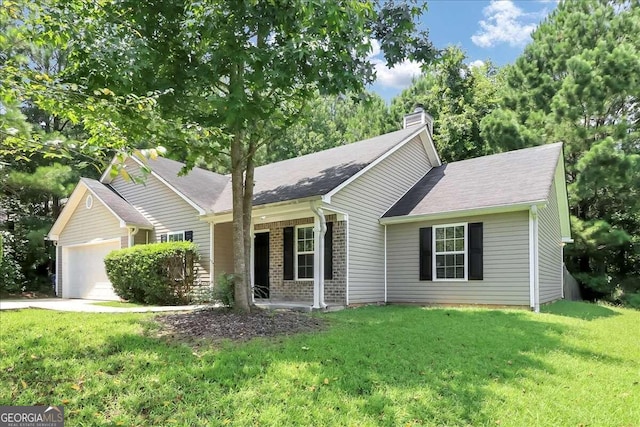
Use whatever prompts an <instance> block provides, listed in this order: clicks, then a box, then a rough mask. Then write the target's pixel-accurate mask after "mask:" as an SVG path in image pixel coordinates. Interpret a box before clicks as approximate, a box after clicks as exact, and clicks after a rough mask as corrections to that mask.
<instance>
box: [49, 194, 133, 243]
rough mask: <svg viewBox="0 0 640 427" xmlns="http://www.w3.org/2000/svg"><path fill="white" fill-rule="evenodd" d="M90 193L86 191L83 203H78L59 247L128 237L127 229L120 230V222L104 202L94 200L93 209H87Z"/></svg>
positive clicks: (65, 228)
mask: <svg viewBox="0 0 640 427" xmlns="http://www.w3.org/2000/svg"><path fill="white" fill-rule="evenodd" d="M88 194H89V192H88V191H87V190H85V194H83V195H82V199H81V200H82V201H81V202H80V203H78V206H77V207H76V209H75V211H74V212H73V213H72V214H71V217H70V218H69V221H68V222H67V224H66V226H65V227H64V229H63V230H62V232H61V233H60V238H59V240H58V245H60V246H68V245H77V244H81V243H87V242H91V241H98V239H100V240H109V239H113V238H120V237H122V236H127V229H126V228H120V221H119V220H118V219H117V218H116V217H115V216H114V215H113V213H111V211H109V210H108V209H107V208H106V207H105V206H104V205H103V204H102V202H101V201H100V200H99V199H98V198H97V197H94V198H93V204H92V206H91V209H87V207H86V205H85V200H86V197H87V195H88Z"/></svg>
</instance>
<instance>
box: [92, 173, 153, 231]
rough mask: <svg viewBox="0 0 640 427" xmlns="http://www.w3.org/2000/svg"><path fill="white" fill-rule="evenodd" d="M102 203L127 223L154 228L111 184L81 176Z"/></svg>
mask: <svg viewBox="0 0 640 427" xmlns="http://www.w3.org/2000/svg"><path fill="white" fill-rule="evenodd" d="M80 181H81V182H82V183H83V184H84V185H86V186H87V187H88V188H89V189H90V190H91V191H92V192H93V193H94V194H95V195H96V197H98V198H99V199H100V200H101V201H102V203H104V204H105V205H106V206H108V207H109V208H110V209H111V210H112V211H113V212H114V213H115V214H116V215H117V216H118V217H119V218H120V219H121V220H123V221H124V222H125V223H126V224H127V225H134V226H138V227H142V228H149V229H152V228H153V225H152V224H151V223H150V222H149V220H148V219H147V218H145V217H144V215H142V214H141V213H140V212H139V211H138V210H137V209H136V208H134V207H133V206H131V205H130V204H129V202H127V201H126V200H125V199H123V198H122V197H121V196H120V195H119V194H118V193H116V192H115V190H114V189H112V188H111V187H110V186H108V185H105V184H103V183H101V182H100V181H96V180H95V179H90V178H80Z"/></svg>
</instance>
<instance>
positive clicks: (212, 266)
mask: <svg viewBox="0 0 640 427" xmlns="http://www.w3.org/2000/svg"><path fill="white" fill-rule="evenodd" d="M214 233H215V225H214V223H213V222H210V223H209V289H213V287H214V286H215V281H216V274H215V267H216V265H215V255H216V253H215V240H214V239H215V235H214Z"/></svg>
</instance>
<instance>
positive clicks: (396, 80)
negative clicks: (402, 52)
mask: <svg viewBox="0 0 640 427" xmlns="http://www.w3.org/2000/svg"><path fill="white" fill-rule="evenodd" d="M374 64H375V67H376V75H377V79H376V80H377V81H378V82H379V83H380V84H381V85H382V86H386V87H392V88H397V89H403V88H405V87H407V86H409V85H410V84H411V81H412V80H413V78H414V77H417V76H419V75H420V74H422V70H421V69H420V64H419V63H418V62H415V61H403V62H401V63H400V64H397V65H396V66H394V67H393V68H388V67H387V64H385V63H384V62H383V61H380V62H377V61H374Z"/></svg>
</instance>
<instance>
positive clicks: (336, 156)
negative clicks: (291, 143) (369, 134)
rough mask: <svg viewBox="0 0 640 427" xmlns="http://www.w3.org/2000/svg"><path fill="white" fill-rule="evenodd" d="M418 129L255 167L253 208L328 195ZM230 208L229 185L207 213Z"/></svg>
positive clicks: (405, 130)
mask: <svg viewBox="0 0 640 427" xmlns="http://www.w3.org/2000/svg"><path fill="white" fill-rule="evenodd" d="M421 128H422V127H417V126H416V127H410V128H407V129H402V130H399V131H395V132H391V133H387V134H385V135H380V136H377V137H375V138H370V139H366V140H363V141H359V142H354V143H352V144H346V145H341V146H339V147H335V148H331V149H329V150H324V151H320V152H317V153H312V154H307V155H305V156H300V157H295V158H292V159H289V160H283V161H280V162H277V163H271V164H268V165H264V166H260V167H257V168H256V169H255V186H254V198H253V205H254V206H257V205H264V204H268V203H276V202H282V201H287V200H295V199H302V198H305V197H312V196H319V195H324V194H327V193H329V192H330V191H331V190H333V189H334V188H336V187H337V186H339V185H340V184H342V183H343V182H345V181H346V180H347V179H349V178H351V177H352V176H353V175H355V174H356V173H358V172H359V171H360V170H362V169H363V168H365V167H366V166H368V165H369V164H371V163H372V162H374V161H375V160H376V159H377V158H378V157H380V156H382V155H383V154H384V153H386V152H387V151H389V150H390V149H391V148H393V147H394V146H396V145H397V144H399V143H400V142H402V141H404V140H405V139H406V138H407V137H409V136H411V135H412V134H413V133H415V132H417V131H418V130H419V129H421ZM211 200H214V199H211ZM231 208H232V199H231V182H229V183H228V184H227V186H226V188H225V189H224V191H223V192H222V194H221V195H220V197H219V198H218V199H217V200H216V201H215V203H213V205H212V206H210V210H213V211H214V212H216V213H218V212H228V211H230V210H231Z"/></svg>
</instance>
